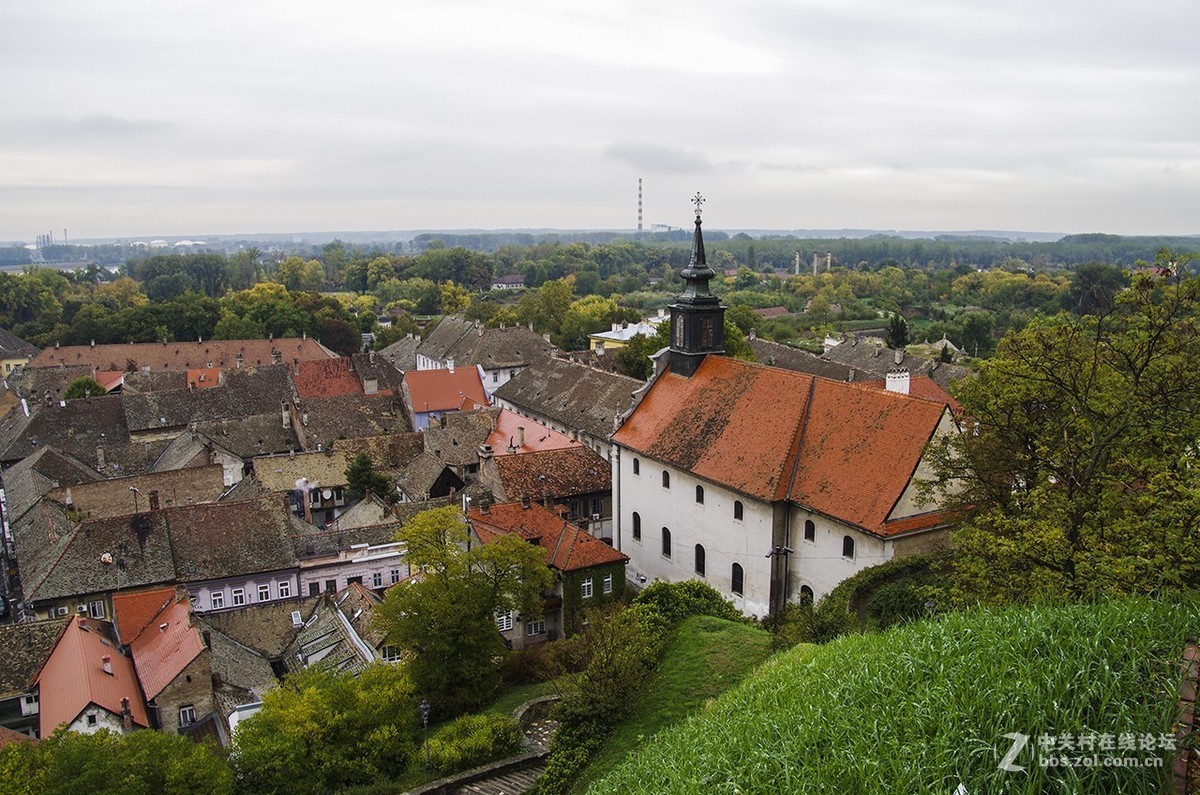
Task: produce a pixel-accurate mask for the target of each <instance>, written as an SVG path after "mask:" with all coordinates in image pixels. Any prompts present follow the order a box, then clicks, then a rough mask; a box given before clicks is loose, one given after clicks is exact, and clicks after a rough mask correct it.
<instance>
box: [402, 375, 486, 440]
mask: <svg viewBox="0 0 1200 795" xmlns="http://www.w3.org/2000/svg"><path fill="white" fill-rule="evenodd" d="M403 389H404V399H405V402H406V403H407V404H408V407H409V411H411V412H412V426H413V429H414V430H417V431H423V430H425V429H426V428H428V427H429V424H430V422H436V421H437V420H439V419H440V418H441V417H442V415H443V414H446V413H447V412H451V411H470V410H472V409H475V408H483V407H485V406H488V405H490V401H489V400H488V397H487V393H486V392H485V391H484V389H483V376H482V375H481V373H480V370H479V368H478V367H458V368H455V367H448V368H446V369H444V370H409V371H408V372H407V373H405V374H404V387H403Z"/></svg>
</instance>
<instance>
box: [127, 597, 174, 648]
mask: <svg viewBox="0 0 1200 795" xmlns="http://www.w3.org/2000/svg"><path fill="white" fill-rule="evenodd" d="M174 600H175V589H174V588H145V589H142V590H138V591H120V592H118V593H115V594H113V598H112V602H113V619H114V621H113V624H114V626H115V627H116V630H117V637H118V638H119V639H120V641H121V643H124V644H129V643H131V642H132V641H133V640H134V639H135V638H136V637H137V636H138V635H140V634H142V630H144V629H145V628H146V627H148V626H150V623H151V622H152V621H154V617H155V616H157V615H158V614H159V612H161V611H162V609H163V608H164V607H166V606H167V605H169V604H171V602H173V601H174Z"/></svg>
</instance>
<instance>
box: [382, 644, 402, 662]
mask: <svg viewBox="0 0 1200 795" xmlns="http://www.w3.org/2000/svg"><path fill="white" fill-rule="evenodd" d="M382 654H383V661H384V662H390V663H394V662H400V647H399V646H384V647H383V651H382Z"/></svg>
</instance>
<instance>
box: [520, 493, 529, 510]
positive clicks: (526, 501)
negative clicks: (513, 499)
mask: <svg viewBox="0 0 1200 795" xmlns="http://www.w3.org/2000/svg"><path fill="white" fill-rule="evenodd" d="M521 507H522V508H528V507H529V495H528V494H522V495H521Z"/></svg>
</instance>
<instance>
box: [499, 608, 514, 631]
mask: <svg viewBox="0 0 1200 795" xmlns="http://www.w3.org/2000/svg"><path fill="white" fill-rule="evenodd" d="M496 628H497V629H499V630H500V631H501V632H508V631H509V630H510V629H512V628H513V614H512V611H511V610H505V611H503V612H501V613H497V614H496Z"/></svg>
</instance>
